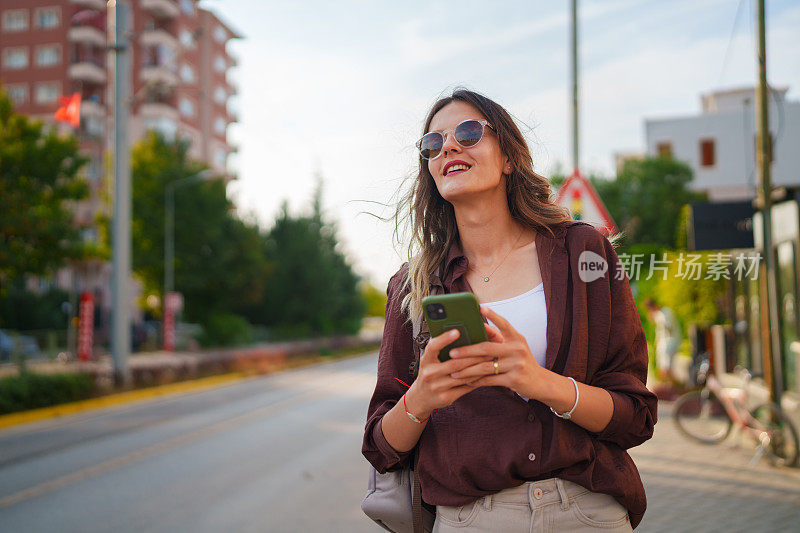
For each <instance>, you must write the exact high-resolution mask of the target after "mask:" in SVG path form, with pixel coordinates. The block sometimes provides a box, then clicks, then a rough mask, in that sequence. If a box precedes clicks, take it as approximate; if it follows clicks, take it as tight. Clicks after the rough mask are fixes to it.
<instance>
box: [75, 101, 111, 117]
mask: <svg viewBox="0 0 800 533" xmlns="http://www.w3.org/2000/svg"><path fill="white" fill-rule="evenodd" d="M81 116H82V117H96V118H105V116H106V107H105V106H104V105H103V104H101V103H98V102H95V101H93V100H88V99H87V100H82V101H81Z"/></svg>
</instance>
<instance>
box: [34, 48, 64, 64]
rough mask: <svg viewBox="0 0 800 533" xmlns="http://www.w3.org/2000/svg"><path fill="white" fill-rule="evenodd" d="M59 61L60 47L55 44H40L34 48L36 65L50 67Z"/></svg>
mask: <svg viewBox="0 0 800 533" xmlns="http://www.w3.org/2000/svg"><path fill="white" fill-rule="evenodd" d="M59 63H61V47H60V46H59V45H57V44H50V45H47V46H40V47H39V48H37V49H36V65H37V66H39V67H51V66H53V65H58V64H59Z"/></svg>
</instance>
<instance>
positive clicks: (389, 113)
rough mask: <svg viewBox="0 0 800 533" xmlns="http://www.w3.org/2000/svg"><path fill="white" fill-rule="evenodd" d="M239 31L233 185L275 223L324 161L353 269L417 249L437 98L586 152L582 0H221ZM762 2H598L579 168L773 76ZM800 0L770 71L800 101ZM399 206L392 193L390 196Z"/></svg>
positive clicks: (546, 170)
mask: <svg viewBox="0 0 800 533" xmlns="http://www.w3.org/2000/svg"><path fill="white" fill-rule="evenodd" d="M202 5H203V6H205V7H207V8H211V9H212V10H214V11H215V12H216V13H217V14H218V15H219V16H220V17H221V18H222V19H223V20H225V21H226V22H227V23H229V24H230V25H231V26H232V27H233V28H234V29H235V30H236V31H238V32H240V33H241V34H242V36H243V39H241V40H237V41H233V42H232V43H231V44H230V45H229V46H230V50H231V52H232V54H234V55H235V56H236V57H237V58H238V62H239V65H238V66H237V67H236V68H235V69H234V70H233V72H232V73H231V75H232V78H233V80H234V81H235V83H236V85H237V86H238V88H239V95H238V96H237V97H236V101H235V102H234V104H235V107H236V108H237V109H238V113H239V117H240V122H239V123H238V124H236V125H234V126H232V127H231V129H230V130H229V135H230V139H231V140H232V142H233V143H234V144H236V145H237V146H238V147H239V153H238V154H236V155H235V156H234V158H233V160H232V166H233V168H234V170H235V171H236V172H237V173H238V176H239V177H238V180H236V181H235V182H233V183H231V185H229V190H228V194H229V196H230V197H231V198H232V199H233V201H234V202H235V203H236V205H237V206H238V212H239V213H240V215H241V216H242V217H244V218H247V219H249V220H254V221H257V222H258V223H259V225H261V227H262V228H264V229H268V228H269V227H270V226H271V225H272V221H273V220H274V218H275V216H276V215H277V214H278V212H279V210H280V207H281V204H282V203H283V202H284V201H286V202H288V205H289V208H290V211H292V212H293V213H302V212H304V211H307V210H308V209H309V206H310V202H311V197H312V194H313V191H314V187H315V176H317V175H321V176H322V178H323V183H324V185H323V187H324V189H323V205H324V208H325V211H324V213H325V218H326V219H327V220H329V221H331V222H333V223H334V224H335V226H336V228H337V235H338V237H339V240H340V242H341V250H342V252H343V253H345V254H346V255H347V257H348V261H349V262H350V264H351V265H352V267H353V268H354V270H355V271H356V272H357V273H358V274H359V275H360V276H362V277H363V278H364V279H366V280H368V281H370V282H371V283H372V284H374V285H375V286H376V287H378V288H380V289H381V290H385V288H386V284H387V282H388V279H389V277H390V276H391V275H392V274H394V273H395V272H396V271H397V270H398V268H399V267H400V265H401V264H402V263H403V261H405V257H406V246H407V243H406V242H402V243H401V244H399V245H398V244H397V243H396V242H395V241H394V240H393V238H392V234H393V231H394V224H393V223H392V222H391V221H390V222H382V221H380V220H378V219H377V218H375V217H374V216H371V215H370V214H367V213H372V214H374V215H378V216H381V217H388V216H391V215H392V214H393V213H394V210H393V209H392V208H391V204H392V202H394V201H396V199H397V193H398V191H403V190H405V189H404V188H403V187H404V186H407V185H408V179H409V177H411V176H412V175H414V174H415V173H416V170H417V169H416V165H417V155H416V149H415V147H414V143H415V141H416V140H417V139H418V138H419V137H420V136H421V134H422V125H423V124H422V123H423V120H424V118H425V115H426V114H427V111H428V109H429V108H430V106H431V105H432V104H433V102H434V101H436V99H437V98H439V97H440V96H442V95H444V94H446V93H447V92H448V91H452V89H453V88H455V87H457V86H465V87H467V88H469V89H473V90H477V91H479V92H481V93H483V94H485V95H487V96H489V97H490V98H492V99H494V100H495V101H496V102H498V103H500V104H501V105H503V106H504V107H505V108H506V109H508V110H509V112H511V114H512V115H513V116H514V117H515V118H516V119H517V120H518V121H519V124H520V125H521V126H522V128H523V131H524V132H525V134H526V137H527V139H528V142H529V145H530V147H531V151H532V154H533V157H534V168H535V169H536V170H538V171H539V172H540V173H543V174H544V175H545V176H549V175H550V174H551V173H552V172H553V171H554V170H556V169H558V168H562V169H566V168H567V167H568V166H570V165H571V163H570V160H571V155H570V150H571V142H570V135H571V132H570V107H569V106H570V99H571V89H570V78H569V68H570V67H569V57H568V55H569V3H568V2H552V1H545V0H535V1H531V0H528V1H495V2H487V1H485V0H483V1H480V2H478V1H467V0H464V1H461V2H452V1H449V2H440V1H412V0H407V1H404V2H397V1H380V0H375V1H368V0H337V1H336V2H330V1H320V0H304V1H303V2H297V1H295V0H290V1H280V0H269V1H264V0H206V1H204V2H202ZM754 14H755V7H754V0H670V1H669V2H664V1H645V0H638V1H634V0H596V1H589V0H582V1H580V2H579V34H580V43H579V50H580V60H579V61H580V63H579V64H580V67H579V68H580V74H579V78H580V84H581V87H580V106H581V110H580V120H581V125H580V139H581V141H580V142H581V161H580V167H581V170H582V171H583V172H584V173H599V174H602V175H607V176H613V173H614V162H613V161H614V154H615V153H618V152H635V151H643V150H644V146H645V139H644V120H645V119H646V118H662V117H671V116H687V115H693V114H697V113H699V111H700V95H701V94H703V93H707V92H710V91H713V90H716V89H723V88H732V87H741V86H752V85H754V84H755V83H756V64H755V21H754ZM798 28H800V2H797V1H794V2H792V1H789V0H786V1H777V0H770V1H769V2H767V55H768V57H767V68H768V80H769V82H770V83H771V84H772V85H775V86H780V87H784V86H788V87H789V92H788V94H787V97H788V98H789V99H790V100H798V99H800V31H798ZM381 204H387V205H388V206H382V205H381Z"/></svg>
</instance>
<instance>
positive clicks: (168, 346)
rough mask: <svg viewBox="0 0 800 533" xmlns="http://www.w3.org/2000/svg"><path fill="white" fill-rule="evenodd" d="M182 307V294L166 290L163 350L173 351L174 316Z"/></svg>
mask: <svg viewBox="0 0 800 533" xmlns="http://www.w3.org/2000/svg"><path fill="white" fill-rule="evenodd" d="M182 308H183V296H182V295H181V293H179V292H168V293H167V295H166V296H165V298H164V351H165V352H174V351H175V317H176V316H177V315H178V313H179V312H180V311H181V309H182Z"/></svg>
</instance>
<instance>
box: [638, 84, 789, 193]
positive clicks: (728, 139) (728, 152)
mask: <svg viewBox="0 0 800 533" xmlns="http://www.w3.org/2000/svg"><path fill="white" fill-rule="evenodd" d="M786 92H787V88H785V87H784V88H777V87H773V88H772V90H771V91H770V99H769V120H770V132H771V133H772V138H773V160H772V183H773V185H774V186H776V187H779V186H797V185H800V153H798V151H797V146H798V145H799V144H800V102H798V101H791V100H787V98H786ZM644 126H645V137H646V143H647V153H648V154H649V155H651V156H655V155H671V156H672V157H675V158H677V159H679V160H681V161H685V162H686V163H688V164H689V166H690V167H691V168H692V170H693V171H694V182H693V183H692V188H693V189H695V190H698V191H704V192H706V193H708V195H709V199H710V200H711V201H736V200H746V199H751V198H755V197H756V188H757V184H758V179H757V176H758V174H757V169H756V131H757V124H756V95H755V89H754V88H752V87H746V88H737V89H730V90H719V91H713V92H710V93H708V94H704V95H701V113H700V114H699V115H693V116H684V117H664V118H657V119H656V118H651V119H647V120H645V124H644Z"/></svg>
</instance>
